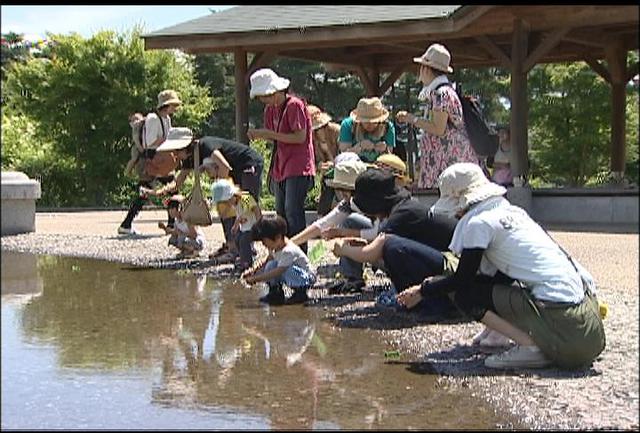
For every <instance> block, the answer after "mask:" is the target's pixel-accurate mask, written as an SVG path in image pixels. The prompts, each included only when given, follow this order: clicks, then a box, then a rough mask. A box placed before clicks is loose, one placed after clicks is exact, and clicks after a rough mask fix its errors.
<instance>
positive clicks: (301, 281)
mask: <svg viewBox="0 0 640 433" xmlns="http://www.w3.org/2000/svg"><path fill="white" fill-rule="evenodd" d="M276 267H278V262H276V261H275V260H269V261H268V262H267V264H266V265H265V266H264V270H263V272H269V271H271V270H273V269H275V268H276ZM315 282H316V276H315V275H314V274H312V273H310V272H308V271H306V270H304V269H303V268H301V267H300V266H297V265H292V266H289V267H288V268H287V270H286V271H284V273H283V274H282V275H280V276H279V277H276V278H274V279H272V280H269V281H267V283H268V284H269V287H272V286H277V285H280V284H282V283H284V284H286V285H287V286H289V287H290V288H292V289H299V288H303V287H304V288H307V287H311V286H312V285H313V284H314V283H315Z"/></svg>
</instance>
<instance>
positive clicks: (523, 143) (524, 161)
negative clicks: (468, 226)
mask: <svg viewBox="0 0 640 433" xmlns="http://www.w3.org/2000/svg"><path fill="white" fill-rule="evenodd" d="M527 27H528V26H526V25H525V23H524V22H523V21H522V20H521V19H516V20H515V21H514V23H513V42H512V45H511V122H510V125H511V128H510V129H511V153H512V155H511V170H512V172H513V175H514V177H516V176H525V177H526V176H528V174H529V163H528V157H527V155H528V151H529V145H528V139H527V135H528V134H527V131H528V111H529V106H528V103H527V71H526V70H525V69H524V62H525V60H526V58H527V49H528V46H527V41H528V29H527Z"/></svg>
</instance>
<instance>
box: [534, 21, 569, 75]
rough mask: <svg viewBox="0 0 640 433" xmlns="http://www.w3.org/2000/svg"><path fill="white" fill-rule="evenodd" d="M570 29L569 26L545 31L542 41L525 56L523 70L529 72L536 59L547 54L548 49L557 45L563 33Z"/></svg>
mask: <svg viewBox="0 0 640 433" xmlns="http://www.w3.org/2000/svg"><path fill="white" fill-rule="evenodd" d="M570 30H571V28H570V27H563V28H559V29H556V30H553V31H551V32H548V33H546V34H545V37H544V39H543V40H542V42H541V43H540V44H539V45H538V46H537V47H536V48H535V49H534V50H533V52H531V53H530V54H529V55H528V56H527V58H526V60H525V61H524V65H523V68H524V71H525V72H529V71H530V70H531V68H533V67H534V66H535V64H536V63H537V62H538V60H540V58H542V56H544V55H545V54H547V53H548V52H549V50H551V49H552V48H553V47H555V46H556V45H558V42H560V41H561V40H562V38H563V37H564V35H566V34H567V33H569V31H570Z"/></svg>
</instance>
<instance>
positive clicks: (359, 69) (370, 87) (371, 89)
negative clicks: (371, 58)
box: [355, 65, 378, 96]
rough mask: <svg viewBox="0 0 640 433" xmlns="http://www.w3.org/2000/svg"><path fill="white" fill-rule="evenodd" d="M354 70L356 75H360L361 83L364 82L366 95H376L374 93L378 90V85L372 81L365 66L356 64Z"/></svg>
mask: <svg viewBox="0 0 640 433" xmlns="http://www.w3.org/2000/svg"><path fill="white" fill-rule="evenodd" d="M355 71H356V73H357V74H358V77H360V80H361V81H362V84H364V88H365V90H366V91H367V96H377V95H376V93H377V92H378V85H377V83H375V84H374V83H373V81H372V80H371V77H369V74H368V73H367V70H366V69H365V67H364V66H362V65H357V66H356V68H355Z"/></svg>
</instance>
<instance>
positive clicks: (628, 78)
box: [624, 62, 638, 83]
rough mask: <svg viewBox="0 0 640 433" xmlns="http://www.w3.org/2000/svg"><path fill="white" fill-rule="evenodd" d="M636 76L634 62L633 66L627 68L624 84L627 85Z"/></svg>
mask: <svg viewBox="0 0 640 433" xmlns="http://www.w3.org/2000/svg"><path fill="white" fill-rule="evenodd" d="M636 75H638V62H636V63H635V64H634V65H631V66H629V69H627V76H626V77H625V80H624V82H625V83H628V82H629V81H631V79H633V77H635V76H636Z"/></svg>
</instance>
